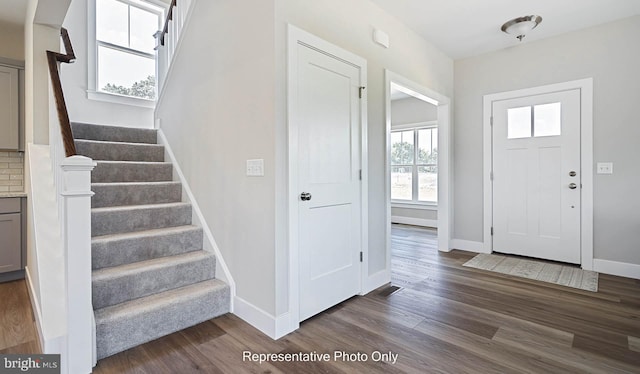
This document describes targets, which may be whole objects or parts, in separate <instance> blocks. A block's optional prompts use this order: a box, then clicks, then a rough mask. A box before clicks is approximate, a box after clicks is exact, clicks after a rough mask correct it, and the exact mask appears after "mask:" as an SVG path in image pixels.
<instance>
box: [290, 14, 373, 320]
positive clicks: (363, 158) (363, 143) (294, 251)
mask: <svg viewBox="0 0 640 374" xmlns="http://www.w3.org/2000/svg"><path fill="white" fill-rule="evenodd" d="M287 39H288V40H287V118H288V120H287V123H288V125H287V127H288V130H287V131H288V150H289V153H288V177H289V183H288V186H289V192H290V193H289V200H288V206H289V209H288V211H289V317H288V319H289V321H290V325H289V329H288V330H289V331H294V330H296V329H297V328H298V327H299V326H300V322H299V321H300V313H299V309H300V298H299V295H300V287H299V250H298V249H299V246H298V232H299V229H298V220H299V217H298V196H297V194H296V193H295V192H296V191H297V189H298V176H297V172H296V171H297V170H298V160H297V155H298V128H297V126H296V124H295V122H294V121H293V119H294V115H293V113H294V112H293V111H294V110H295V104H296V103H295V101H294V99H295V97H296V79H297V76H298V69H297V46H298V45H299V44H300V43H302V44H305V45H307V46H310V47H311V48H315V49H317V50H319V51H322V52H324V53H326V54H328V55H331V56H334V57H336V58H339V59H341V60H343V61H346V62H348V63H350V64H352V65H355V66H357V67H358V68H359V70H360V77H359V78H360V85H361V86H364V87H367V61H366V60H365V59H363V58H362V57H360V56H358V55H356V54H354V53H351V52H349V51H347V50H344V49H342V48H340V47H337V46H335V45H333V44H331V43H329V42H327V41H325V40H323V39H320V38H318V37H317V36H315V35H313V34H310V33H308V32H306V31H304V30H302V29H299V28H297V27H295V26H293V25H291V24H287ZM367 96H368V95H367V90H366V89H365V90H363V91H362V98H361V100H360V148H361V155H360V168H361V170H362V180H361V182H360V201H361V202H360V204H361V219H360V231H361V251H362V252H363V255H364V256H363V262H361V263H360V274H361V276H360V287H359V288H360V291H361V292H362V290H363V285H364V284H366V283H367V282H368V279H369V276H368V269H369V213H368V212H369V197H368V189H369V183H368V181H369V172H368V155H367V152H368V144H367V136H368V135H367Z"/></svg>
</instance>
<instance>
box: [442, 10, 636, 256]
mask: <svg viewBox="0 0 640 374" xmlns="http://www.w3.org/2000/svg"><path fill="white" fill-rule="evenodd" d="M638 36H640V16H634V17H631V18H627V19H624V20H620V21H616V22H612V23H607V24H604V25H600V26H597V27H593V28H589V29H585V30H581V31H577V32H572V33H568V34H564V35H561V36H557V37H554V38H549V39H544V40H541V41H537V42H532V43H524V44H521V45H519V44H516V43H515V42H514V44H516V45H515V46H514V47H512V48H508V49H504V50H501V51H497V52H493V53H489V54H485V55H481V56H477V57H472V58H468V59H463V60H458V61H456V62H455V93H456V94H455V137H454V139H455V153H454V160H455V165H454V167H455V191H454V197H455V224H454V237H455V238H458V239H464V240H472V241H482V236H483V235H482V228H483V213H482V209H483V206H482V205H483V192H482V190H483V186H482V110H483V108H482V98H483V95H486V94H491V93H496V92H503V91H510V90H515V89H521V88H528V87H534V86H540V85H546V84H552V83H558V82H565V81H570V80H575V79H582V78H589V77H593V82H594V107H593V115H594V117H593V118H594V162H598V161H600V162H603V161H608V162H613V163H614V174H613V175H598V174H595V175H594V202H593V204H594V233H593V235H594V255H595V258H599V259H606V260H611V261H619V262H627V263H633V264H640V246H638V243H640V199H638V193H637V188H638V185H640V164H638V160H640V148H639V147H638V145H639V144H640V121H639V120H638V118H639V117H638V104H639V103H640V43H639V42H638V40H637V38H638ZM583 167H591V168H593V169H594V172H595V165H583Z"/></svg>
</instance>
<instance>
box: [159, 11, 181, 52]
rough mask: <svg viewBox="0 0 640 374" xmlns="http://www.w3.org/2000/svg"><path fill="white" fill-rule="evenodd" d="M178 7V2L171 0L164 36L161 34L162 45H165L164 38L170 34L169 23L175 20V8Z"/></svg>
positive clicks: (163, 30)
mask: <svg viewBox="0 0 640 374" xmlns="http://www.w3.org/2000/svg"><path fill="white" fill-rule="evenodd" d="M176 5H177V0H171V5H169V11H168V12H167V18H166V19H165V20H164V27H163V28H162V34H160V45H164V36H165V35H167V33H168V32H169V21H171V20H172V19H173V8H175V7H176Z"/></svg>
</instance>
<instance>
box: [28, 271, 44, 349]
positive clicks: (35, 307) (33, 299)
mask: <svg viewBox="0 0 640 374" xmlns="http://www.w3.org/2000/svg"><path fill="white" fill-rule="evenodd" d="M24 275H25V279H26V280H27V290H28V291H29V299H30V300H31V309H32V310H33V316H34V318H35V320H36V330H37V332H38V344H39V345H40V351H41V352H44V334H43V333H42V312H41V311H40V303H39V302H38V301H37V300H36V292H35V290H34V288H33V282H32V281H31V275H30V272H29V268H28V267H25V269H24Z"/></svg>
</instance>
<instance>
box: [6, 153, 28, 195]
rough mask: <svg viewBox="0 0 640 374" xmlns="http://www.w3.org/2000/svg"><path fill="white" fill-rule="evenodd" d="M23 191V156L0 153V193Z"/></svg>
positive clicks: (21, 154)
mask: <svg viewBox="0 0 640 374" xmlns="http://www.w3.org/2000/svg"><path fill="white" fill-rule="evenodd" d="M22 191H24V154H23V153H20V152H0V193H2V192H22Z"/></svg>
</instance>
